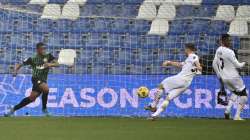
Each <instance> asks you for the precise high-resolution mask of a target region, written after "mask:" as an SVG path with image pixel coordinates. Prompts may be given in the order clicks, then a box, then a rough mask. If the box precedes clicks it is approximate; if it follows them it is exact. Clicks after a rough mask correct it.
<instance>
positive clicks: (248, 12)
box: [236, 5, 250, 21]
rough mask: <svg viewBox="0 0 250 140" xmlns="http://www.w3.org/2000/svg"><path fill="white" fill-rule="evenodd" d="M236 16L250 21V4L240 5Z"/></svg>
mask: <svg viewBox="0 0 250 140" xmlns="http://www.w3.org/2000/svg"><path fill="white" fill-rule="evenodd" d="M236 18H240V19H244V20H247V21H250V6H249V5H243V6H239V7H238V10H237V13H236Z"/></svg>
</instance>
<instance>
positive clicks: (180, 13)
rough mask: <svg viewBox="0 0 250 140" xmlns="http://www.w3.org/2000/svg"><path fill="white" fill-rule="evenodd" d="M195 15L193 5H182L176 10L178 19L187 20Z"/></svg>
mask: <svg viewBox="0 0 250 140" xmlns="http://www.w3.org/2000/svg"><path fill="white" fill-rule="evenodd" d="M194 15H195V13H194V6H192V5H180V6H179V8H178V9H177V10H176V17H181V18H186V17H193V16H194Z"/></svg>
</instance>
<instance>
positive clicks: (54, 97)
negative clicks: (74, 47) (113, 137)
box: [0, 74, 250, 118]
mask: <svg viewBox="0 0 250 140" xmlns="http://www.w3.org/2000/svg"><path fill="white" fill-rule="evenodd" d="M166 77H167V76H164V75H80V74H79V75H77V74H58V75H56V74H52V75H49V80H48V84H49V87H50V94H49V100H48V108H49V111H50V112H51V113H52V115H55V116H137V117H147V116H148V115H149V112H147V111H144V109H143V107H144V106H145V105H147V104H148V103H149V102H150V101H151V100H152V99H153V94H152V91H153V90H154V88H155V87H157V85H158V83H160V82H161V80H163V79H164V78H166ZM30 79H31V75H19V76H18V77H16V78H13V77H12V76H11V75H3V74H2V75H0V115H3V114H4V113H5V112H6V111H7V110H8V108H9V106H12V105H15V104H17V103H19V101H20V100H21V99H22V98H23V97H25V96H28V95H29V93H30V91H31V86H32V84H31V81H30ZM244 81H245V83H246V86H247V89H249V88H250V77H244ZM142 85H143V86H147V87H149V88H150V90H151V94H150V97H149V98H146V99H140V98H138V97H137V95H136V89H137V88H138V87H139V86H142ZM218 87H219V85H218V81H217V78H216V77H215V76H213V75H211V76H197V77H195V79H194V80H193V83H192V85H191V87H190V88H189V89H188V90H186V91H185V92H184V93H183V94H182V95H181V96H180V97H177V98H176V99H174V100H173V101H172V103H171V104H170V106H169V107H168V108H167V110H166V111H165V112H164V113H163V114H162V116H163V117H164V116H171V117H216V118H217V117H222V116H223V112H224V107H223V106H221V105H218V104H216V95H215V93H216V92H217V91H218ZM15 115H16V116H25V115H31V116H41V115H42V113H41V99H40V98H38V99H37V100H36V101H35V102H34V103H32V104H30V105H29V106H27V107H25V108H23V109H21V110H19V111H17V112H16V114H15ZM242 115H243V117H246V118H250V112H249V104H247V105H246V107H245V110H244V112H243V114H242Z"/></svg>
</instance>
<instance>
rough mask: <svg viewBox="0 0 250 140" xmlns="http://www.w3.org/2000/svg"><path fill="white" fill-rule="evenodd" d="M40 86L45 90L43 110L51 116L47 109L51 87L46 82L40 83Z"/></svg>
mask: <svg viewBox="0 0 250 140" xmlns="http://www.w3.org/2000/svg"><path fill="white" fill-rule="evenodd" d="M39 88H40V89H41V91H42V92H43V94H42V112H43V114H44V115H45V116H50V114H49V112H48V110H47V102H48V94H49V87H48V85H47V84H46V83H43V84H41V85H39Z"/></svg>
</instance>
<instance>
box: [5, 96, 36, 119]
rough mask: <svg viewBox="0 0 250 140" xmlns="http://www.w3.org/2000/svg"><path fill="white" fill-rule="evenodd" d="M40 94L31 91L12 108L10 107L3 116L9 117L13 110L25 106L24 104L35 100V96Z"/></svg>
mask: <svg viewBox="0 0 250 140" xmlns="http://www.w3.org/2000/svg"><path fill="white" fill-rule="evenodd" d="M39 95H40V94H39V93H38V92H35V91H32V92H31V94H30V96H29V97H26V98H24V99H23V100H22V101H21V102H20V103H19V104H17V105H15V106H14V108H11V109H10V111H9V112H8V113H7V114H5V115H4V116H5V117H9V116H11V115H13V114H14V112H15V111H17V110H19V109H21V108H23V107H25V106H26V105H28V104H30V103H32V102H33V101H35V100H36V98H37V97H38V96H39Z"/></svg>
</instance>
